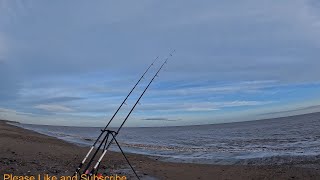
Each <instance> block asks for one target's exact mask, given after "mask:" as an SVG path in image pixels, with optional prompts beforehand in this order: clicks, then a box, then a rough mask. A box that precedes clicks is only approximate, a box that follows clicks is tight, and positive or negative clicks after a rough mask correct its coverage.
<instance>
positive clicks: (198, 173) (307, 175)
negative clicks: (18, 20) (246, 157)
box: [0, 121, 320, 180]
mask: <svg viewBox="0 0 320 180" xmlns="http://www.w3.org/2000/svg"><path fill="white" fill-rule="evenodd" d="M87 151H88V147H78V146H76V145H73V144H70V143H67V142H64V141H62V140H59V139H56V138H53V137H49V136H45V135H42V134H39V133H36V132H33V131H29V130H25V129H22V128H19V127H15V126H12V125H8V124H6V123H5V122H3V121H0V180H3V174H5V173H7V174H8V173H9V174H11V173H12V174H13V175H34V176H35V175H38V174H49V175H56V176H68V175H72V174H73V172H74V170H75V169H76V167H77V166H78V165H79V163H80V162H81V160H82V158H83V157H84V156H85V154H86V153H87ZM106 157H107V159H108V160H104V161H103V162H102V165H101V168H103V169H107V173H108V174H119V175H126V176H128V178H129V179H135V178H134V176H133V173H132V172H131V171H130V169H129V166H128V165H127V164H126V161H125V159H124V158H123V156H122V155H121V154H119V153H116V152H108V153H107V155H106ZM128 158H129V160H130V162H131V163H132V165H133V166H134V167H135V169H136V170H137V171H138V174H139V176H140V177H141V178H142V179H153V178H155V179H174V180H175V179H177V180H179V179H184V180H185V179H320V170H319V168H317V167H309V168H307V167H308V166H306V164H307V162H303V165H304V167H299V166H298V165H296V164H295V165H292V164H291V165H273V166H250V165H204V164H190V163H172V162H163V161H159V160H157V159H156V158H155V157H149V156H143V155H136V154H128ZM105 159H106V158H105Z"/></svg>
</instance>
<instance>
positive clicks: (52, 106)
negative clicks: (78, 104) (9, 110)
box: [34, 104, 74, 112]
mask: <svg viewBox="0 0 320 180" xmlns="http://www.w3.org/2000/svg"><path fill="white" fill-rule="evenodd" d="M34 108H36V109H41V110H45V111H50V112H72V111H74V110H73V109H72V108H69V107H66V106H62V105H57V104H39V105H36V106H34Z"/></svg>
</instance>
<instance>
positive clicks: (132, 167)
mask: <svg viewBox="0 0 320 180" xmlns="http://www.w3.org/2000/svg"><path fill="white" fill-rule="evenodd" d="M111 135H112V137H113V139H114V141H115V142H116V144H117V145H118V147H119V149H120V151H121V153H122V155H123V156H124V158H125V159H126V161H127V163H128V164H129V166H130V168H131V169H132V171H133V172H134V174H135V175H136V176H137V178H138V179H139V180H140V177H139V176H138V174H137V173H136V171H135V170H134V169H133V167H132V165H131V164H130V162H129V160H128V158H127V156H126V155H125V154H124V152H123V150H122V148H121V147H120V144H119V143H118V141H117V140H116V138H115V137H114V135H113V134H112V133H111Z"/></svg>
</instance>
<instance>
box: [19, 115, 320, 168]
mask: <svg viewBox="0 0 320 180" xmlns="http://www.w3.org/2000/svg"><path fill="white" fill-rule="evenodd" d="M18 126H20V127H23V128H26V129H30V130H33V131H36V132H39V133H42V134H46V135H49V136H54V137H57V138H59V139H63V140H65V141H68V142H72V143H76V144H79V145H83V146H90V145H92V143H93V140H95V139H96V137H97V136H98V133H100V129H101V128H93V127H92V128H84V127H65V126H45V125H28V124H19V125H18ZM118 141H119V142H120V143H121V145H122V147H123V149H124V150H125V151H127V152H132V153H138V154H147V155H153V156H160V157H162V158H163V159H165V160H169V161H185V162H197V163H209V164H237V163H240V164H243V163H250V162H251V161H250V160H255V162H256V163H259V164H275V163H281V162H283V163H287V162H288V161H292V160H294V159H295V160H297V159H301V158H310V159H314V158H318V157H319V155H320V113H315V114H309V115H301V116H295V117H287V118H278V119H271V120H261V121H251V122H241V123H228V124H216V125H202V126H184V127H152V128H124V129H123V130H122V131H121V133H120V134H119V136H118ZM113 150H116V149H115V148H113ZM281 157H282V158H281ZM288 157H290V158H288ZM257 160H259V161H257ZM274 161H276V162H274Z"/></svg>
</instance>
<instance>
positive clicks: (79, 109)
mask: <svg viewBox="0 0 320 180" xmlns="http://www.w3.org/2000/svg"><path fill="white" fill-rule="evenodd" d="M319 48H320V3H319V2H318V1H316V0H282V1H275V0H261V1H256V0H243V1H236V0H233V1H230V0H226V1H218V0H203V1H196V0H193V1H191V0H170V1H156V0H137V1H129V0H127V1H124V0H117V1H103V0H100V1H94V2H92V1H84V0H70V1H49V0H41V1H40V0H38V1H36V0H29V1H23V0H0V119H7V120H14V121H19V122H22V123H34V124H50V125H73V126H103V125H104V124H106V122H107V121H108V120H109V119H110V117H111V116H112V114H113V113H114V112H115V110H116V109H117V107H118V106H119V105H120V103H121V101H122V100H123V99H124V98H125V96H126V95H127V94H128V93H129V91H130V89H131V88H132V87H133V85H134V84H135V82H136V81H137V80H138V79H139V77H140V76H141V75H142V73H143V71H144V70H145V69H146V68H147V67H148V66H149V64H150V63H151V62H152V61H153V59H155V58H156V57H157V56H159V59H158V60H157V61H156V63H155V65H154V66H153V67H152V68H151V69H150V71H149V72H148V73H147V75H146V77H145V78H144V79H143V81H142V82H141V84H139V86H138V87H137V89H136V90H135V91H134V93H133V94H132V96H130V98H129V100H128V101H127V103H126V104H127V105H125V106H124V107H123V109H122V110H121V112H120V113H119V114H118V116H117V117H116V119H115V121H114V123H113V124H111V125H112V126H117V125H119V123H120V122H121V121H122V120H123V118H124V117H125V116H126V114H127V113H128V112H129V110H130V108H131V107H132V105H133V104H134V102H135V100H136V99H137V98H138V96H139V95H140V93H141V92H142V91H143V89H144V87H145V86H146V85H147V83H148V81H149V80H150V79H151V78H152V76H153V74H154V73H155V72H156V70H157V68H159V66H160V65H161V63H162V62H163V60H164V59H165V58H166V57H169V53H170V52H171V51H172V50H173V49H175V50H176V52H175V54H174V55H173V56H172V57H170V59H169V61H168V64H166V65H165V67H164V69H163V70H162V71H161V72H160V75H159V77H157V78H156V79H155V81H154V82H153V83H152V84H151V86H150V88H149V89H148V91H147V93H146V94H145V96H143V98H142V99H141V102H140V104H139V105H138V106H137V108H136V109H135V110H134V112H133V113H132V115H131V117H130V118H129V120H128V122H127V124H126V126H139V127H141V126H180V125H192V124H214V123H227V122H237V121H245V120H255V119H264V118H273V117H281V116H290V115H296V114H303V113H309V112H317V111H319V110H320V91H319V90H320V71H319V67H320V60H319V57H320V51H319Z"/></svg>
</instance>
